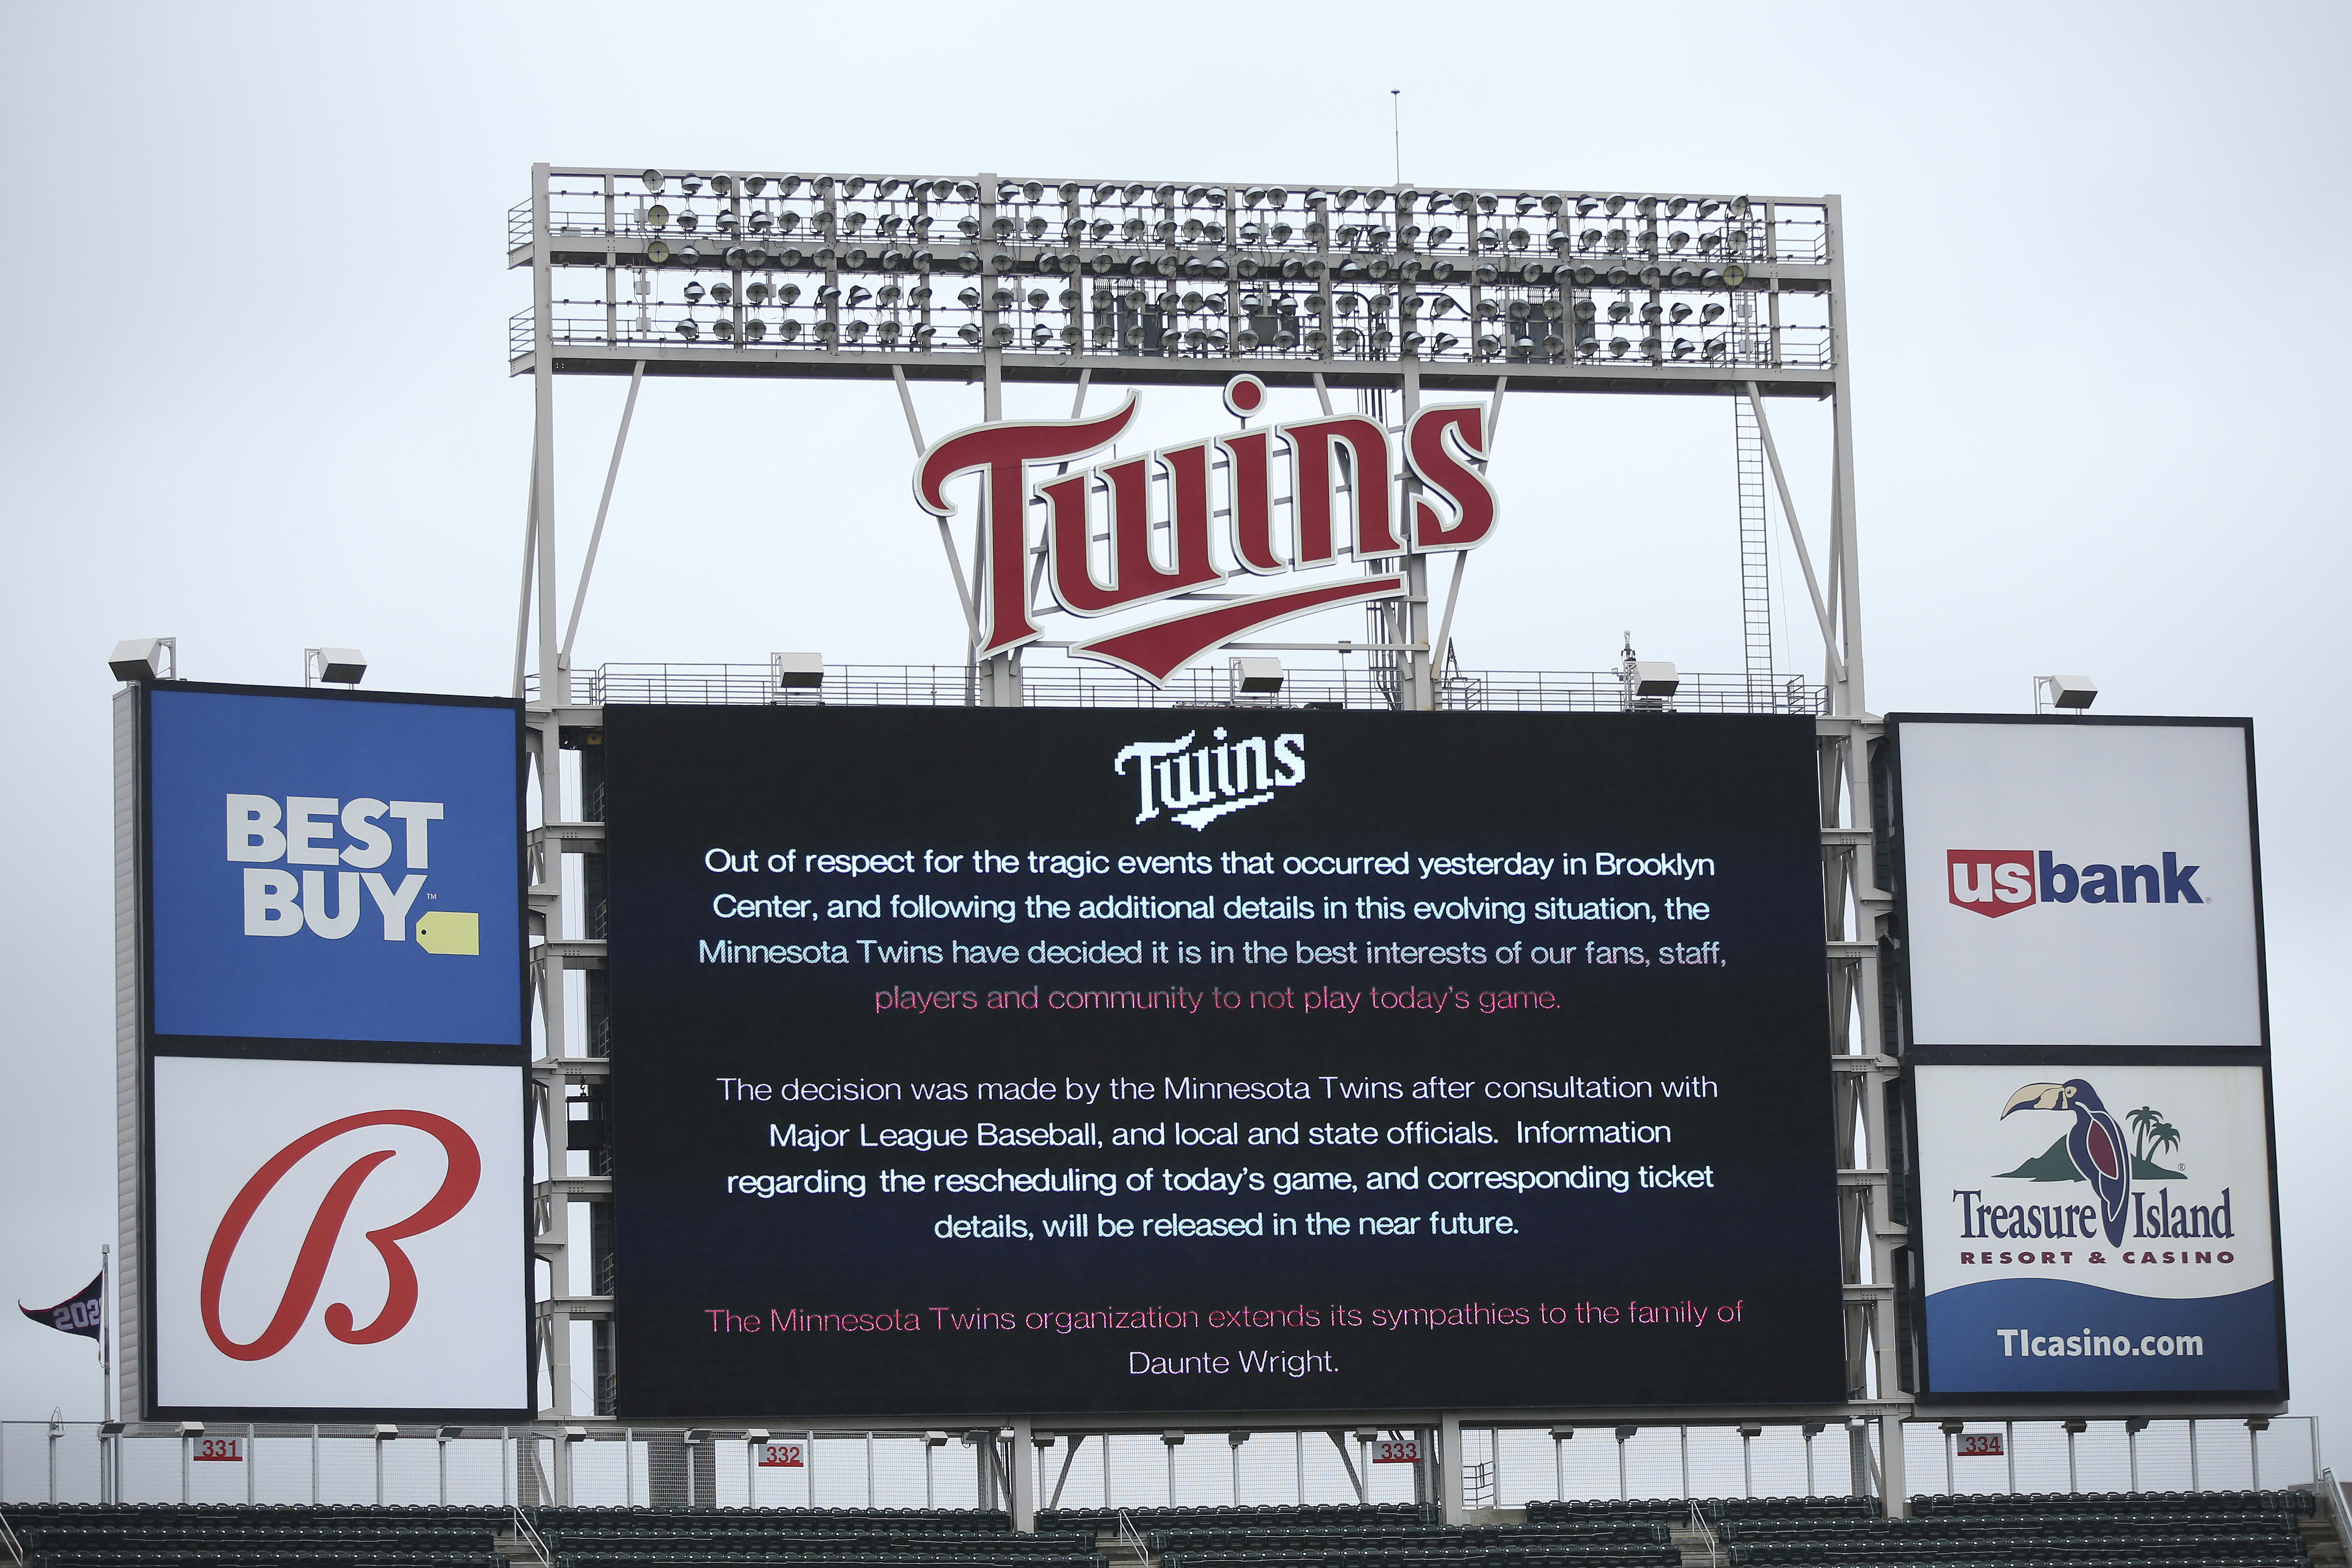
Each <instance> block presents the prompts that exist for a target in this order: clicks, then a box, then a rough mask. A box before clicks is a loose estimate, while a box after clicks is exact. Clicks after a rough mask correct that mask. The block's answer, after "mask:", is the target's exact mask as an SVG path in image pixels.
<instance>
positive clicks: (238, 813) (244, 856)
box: [226, 794, 482, 958]
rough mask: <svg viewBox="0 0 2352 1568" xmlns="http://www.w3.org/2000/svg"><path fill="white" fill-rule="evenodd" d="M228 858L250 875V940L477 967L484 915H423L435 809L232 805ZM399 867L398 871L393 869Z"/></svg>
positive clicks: (254, 799) (423, 803) (390, 803)
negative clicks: (361, 948) (376, 943)
mask: <svg viewBox="0 0 2352 1568" xmlns="http://www.w3.org/2000/svg"><path fill="white" fill-rule="evenodd" d="M226 799H227V809H226V819H227V845H228V858H229V859H230V861H232V862H235V863H244V865H245V887H244V900H243V903H244V910H245V934H246V935H247V936H257V937H294V936H299V935H302V934H303V933H304V932H308V933H310V935H312V936H315V937H320V938H323V939H325V940H326V941H329V942H341V941H342V940H344V939H345V938H347V937H354V936H356V937H358V938H359V939H360V940H362V941H364V940H367V939H368V938H371V937H374V936H377V935H379V934H380V935H381V936H382V939H383V941H385V942H406V941H407V940H409V936H410V932H411V929H412V926H411V921H412V919H413V921H414V931H415V940H416V945H417V946H419V947H421V948H423V949H424V950H425V952H431V953H441V954H445V955H452V956H460V957H467V958H472V957H478V956H479V955H480V952H481V949H482V941H481V917H480V915H479V914H478V913H474V912H461V911H458V910H432V909H426V908H424V907H422V906H423V905H424V904H425V901H426V900H427V899H428V897H429V895H427V894H426V893H425V884H426V883H427V881H428V880H429V879H430V876H431V868H432V861H433V826H434V824H436V823H437V822H441V821H444V820H445V819H446V809H447V808H446V805H445V804H444V803H443V802H440V801H437V800H379V799H376V798H375V797H373V796H372V795H356V796H353V797H352V798H351V799H349V800H339V799H335V798H332V797H330V796H326V795H286V796H284V797H282V798H281V797H279V796H277V795H234V794H233V795H228V796H227V797H226ZM395 858H396V859H397V862H398V863H397V864H396V865H395V864H394V860H395Z"/></svg>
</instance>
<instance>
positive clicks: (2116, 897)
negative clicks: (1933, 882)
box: [1944, 849, 2205, 919]
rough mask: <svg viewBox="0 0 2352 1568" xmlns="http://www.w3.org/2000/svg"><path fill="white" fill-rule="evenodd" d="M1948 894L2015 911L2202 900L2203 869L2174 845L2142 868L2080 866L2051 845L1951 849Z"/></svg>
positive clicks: (1988, 908) (1976, 908)
mask: <svg viewBox="0 0 2352 1568" xmlns="http://www.w3.org/2000/svg"><path fill="white" fill-rule="evenodd" d="M1944 859H1945V865H1946V868H1947V870H1946V878H1947V880H1946V887H1945V894H1946V896H1947V897H1948V898H1949V899H1950V900H1951V901H1952V902H1953V903H1955V904H1958V906H1959V907H1960V908H1961V909H1964V910H1969V912H1970V913H1972V914H1979V915H1983V916H1985V917H1987V918H1988V919H1997V918H1999V917H2000V916H2001V915H2013V914H2015V913H2016V912H2017V911H2018V910H2023V909H2031V908H2032V906H2033V905H2035V904H2036V903H2049V904H2071V903H2073V902H2074V901H2075V900H2078V899H2079V900H2082V901H2083V902H2084V903H2085V904H2116V903H2123V904H2138V903H2147V904H2154V903H2166V904H2201V903H2203V902H2204V901H2205V896H2204V895H2203V894H2202V893H2200V892H2199V891H2198V890H2197V883H2196V880H2195V878H2196V876H2197V872H2198V869H2199V868H2197V867H2195V866H2189V865H2184V864H2183V863H2182V862H2181V858H2180V856H2179V852H2177V851H2175V850H2171V849H2168V850H2166V851H2165V852H2164V855H2163V857H2162V858H2161V860H2160V861H2155V862H2149V863H2147V864H2145V865H2138V866H2120V865H2117V866H2110V865H2100V864H2086V865H2084V866H2080V867H2076V866H2072V865H2069V864H2067V863H2066V862H2064V861H2062V860H2060V859H2059V858H2057V856H2055V855H2054V854H2053V853H2052V852H2051V851H2049V850H2047V849H2043V850H2041V851H2039V852H2038V853H2037V852H2036V851H2034V850H2031V849H1948V850H1946V851H1945V852H1944Z"/></svg>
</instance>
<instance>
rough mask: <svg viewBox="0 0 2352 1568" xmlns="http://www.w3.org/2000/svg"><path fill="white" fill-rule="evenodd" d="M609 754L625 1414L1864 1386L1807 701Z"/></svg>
mask: <svg viewBox="0 0 2352 1568" xmlns="http://www.w3.org/2000/svg"><path fill="white" fill-rule="evenodd" d="M605 726H606V728H605V735H604V743H605V761H604V767H605V777H606V793H605V799H606V819H607V824H608V826H607V832H608V840H607V843H608V851H609V858H610V863H609V871H610V904H609V937H610V943H611V946H610V953H611V964H612V971H611V982H612V1008H613V1012H612V1042H613V1043H612V1057H613V1075H614V1076H613V1138H614V1205H615V1211H616V1212H615V1223H616V1226H617V1227H618V1228H617V1237H616V1245H617V1248H618V1255H617V1258H616V1275H617V1278H616V1283H615V1287H614V1294H615V1311H616V1314H617V1318H618V1321H619V1322H620V1324H621V1331H622V1333H623V1335H624V1336H625V1344H626V1346H627V1351H626V1353H625V1356H624V1357H623V1359H622V1361H621V1363H620V1366H619V1401H620V1410H621V1414H623V1415H635V1416H641V1417H648V1418H652V1417H696V1416H699V1417H709V1416H721V1417H723V1416H728V1415H745V1416H751V1415H761V1416H771V1415H779V1414H783V1413H794V1414H806V1415H826V1414H843V1413H849V1412H859V1413H869V1412H870V1413H883V1412H904V1413H915V1412H936V1413H940V1414H948V1413H952V1412H960V1411H974V1412H978V1411H994V1412H1004V1411H1034V1412H1045V1411H1053V1412H1082V1411H1107V1412H1116V1411H1138V1412H1149V1411H1212V1410H1266V1411H1280V1410H1302V1409H1318V1410H1330V1409H1344V1408H1350V1407H1363V1408H1369V1407H1376V1406H1388V1407H1394V1406H1398V1405H1440V1404H1443V1405H1451V1406H1457V1407H1458V1406H1463V1405H1487V1406H1505V1405H1508V1406H1540V1405H1572V1404H1585V1405H1671V1404H1675V1403H1679V1402H1694V1401H1703V1402H1705V1403H1708V1404H1717V1405H1719V1404H1723V1403H1726V1402H1738V1401H1758V1402H1772V1403H1790V1402H1801V1401H1830V1400H1834V1399H1837V1398H1839V1397H1841V1396H1842V1395H1843V1392H1844V1391H1843V1388H1842V1387H1841V1382H1842V1377H1841V1366H1842V1361H1843V1355H1842V1344H1843V1330H1842V1324H1841V1310H1840V1297H1841V1290H1840V1285H1839V1270H1838V1255H1837V1242H1836V1233H1835V1216H1836V1203H1835V1180H1834V1171H1833V1167H1832V1143H1831V1114H1830V1093H1829V1067H1830V1064H1829V1061H1828V1054H1829V1053H1828V1047H1827V1035H1828V1024H1827V1017H1826V1000H1825V993H1826V985H1825V984H1824V973H1823V963H1824V952H1823V945H1822V870H1821V851H1820V840H1819V830H1818V826H1817V824H1818V821H1819V813H1818V809H1817V806H1816V805H1815V786H1814V773H1815V767H1814V739H1813V730H1812V725H1811V721H1810V720H1806V719H1801V718H1776V717H1768V716H1756V717H1748V716H1704V715H1691V714H1656V713H1631V714H1581V715H1566V714H1561V715H1544V714H1517V713H1514V714H1491V715H1489V714H1459V715H1445V716H1440V717H1436V718H1421V717H1414V716H1403V715H1390V714H1368V713H1346V712H1316V711H1297V710H1270V709H1220V710H1190V711H1187V710H1158V711H1151V710H1115V711H1114V710H1095V711H1063V712H1054V711H1040V710H1018V711H1003V710H966V709H865V710H856V709H832V708H815V707H773V708H763V709H726V708H709V709H694V708H624V707H614V708H611V709H608V710H606V714H605Z"/></svg>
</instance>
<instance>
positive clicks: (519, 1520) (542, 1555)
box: [507, 1508, 555, 1568]
mask: <svg viewBox="0 0 2352 1568" xmlns="http://www.w3.org/2000/svg"><path fill="white" fill-rule="evenodd" d="M507 1512H508V1513H509V1515H511V1516H512V1517H513V1520H514V1529H515V1533H516V1534H517V1535H519V1536H520V1537H521V1538H522V1543H523V1544H524V1545H525V1546H528V1547H530V1554H531V1555H532V1556H534V1557H536V1558H538V1559H539V1561H540V1563H541V1568H555V1559H554V1558H553V1557H552V1556H551V1555H550V1554H549V1552H548V1550H547V1541H546V1538H545V1537H543V1536H541V1534H540V1533H539V1531H538V1530H537V1529H535V1528H534V1527H533V1526H532V1524H531V1522H530V1518H529V1517H528V1516H526V1515H525V1514H524V1513H523V1511H522V1510H520V1509H519V1508H509V1509H508V1510H507Z"/></svg>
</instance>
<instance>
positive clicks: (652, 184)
mask: <svg viewBox="0 0 2352 1568" xmlns="http://www.w3.org/2000/svg"><path fill="white" fill-rule="evenodd" d="M638 178H639V179H641V180H643V181H645V183H646V189H647V190H649V191H652V192H655V193H656V194H658V193H659V192H660V190H661V188H662V186H663V184H666V183H667V182H665V181H664V180H663V179H662V172H661V171H660V170H659V169H647V170H646V172H645V173H644V174H640V175H639V176H638Z"/></svg>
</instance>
